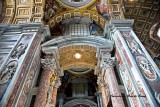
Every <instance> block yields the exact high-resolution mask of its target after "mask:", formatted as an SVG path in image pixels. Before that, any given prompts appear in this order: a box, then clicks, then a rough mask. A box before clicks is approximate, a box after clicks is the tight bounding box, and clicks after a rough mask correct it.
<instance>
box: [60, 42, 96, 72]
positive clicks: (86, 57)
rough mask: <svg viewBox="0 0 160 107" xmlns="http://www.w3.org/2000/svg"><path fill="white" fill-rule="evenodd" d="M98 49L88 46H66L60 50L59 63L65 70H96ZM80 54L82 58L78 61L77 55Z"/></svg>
mask: <svg viewBox="0 0 160 107" xmlns="http://www.w3.org/2000/svg"><path fill="white" fill-rule="evenodd" d="M96 51H97V49H96V47H92V46H87V45H76V46H66V47H62V48H59V55H60V59H59V63H60V66H61V67H62V68H63V70H67V69H70V68H91V69H94V68H95V65H96V63H97V58H96ZM76 53H80V54H81V58H80V59H76V58H75V54H76Z"/></svg>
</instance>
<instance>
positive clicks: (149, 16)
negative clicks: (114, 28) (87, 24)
mask: <svg viewBox="0 0 160 107" xmlns="http://www.w3.org/2000/svg"><path fill="white" fill-rule="evenodd" d="M2 1H3V0H0V15H1V16H2V17H0V21H1V22H2V23H13V24H16V23H24V22H42V21H43V22H44V23H45V24H48V25H49V26H50V27H53V26H55V25H57V24H58V23H59V22H61V21H62V20H65V19H67V18H73V17H87V18H91V19H92V20H94V22H96V23H97V24H98V25H100V26H101V27H102V28H103V27H104V25H105V23H106V22H107V21H109V20H108V18H122V19H123V18H124V16H123V13H122V11H121V10H122V9H121V4H120V3H121V2H119V1H118V0H111V3H108V4H109V6H110V9H111V10H112V12H111V13H109V14H111V16H108V10H107V9H108V8H106V3H105V1H103V0H102V1H101V0H83V1H82V0H72V1H71V0H65V2H64V0H63V1H62V0H16V2H15V0H5V1H4V2H3V3H2ZM121 1H123V0H121ZM130 1H132V2H130ZM86 2H87V3H88V5H84V3H86ZM73 4H77V5H74V6H77V7H76V8H75V7H74V6H73ZM101 4H103V5H101ZM122 4H124V7H125V8H124V10H125V12H124V15H125V18H130V19H135V23H134V26H133V28H134V31H135V33H136V34H137V36H138V37H139V39H140V40H141V42H142V43H143V44H144V46H145V47H146V49H147V50H148V51H149V53H150V54H151V55H152V57H155V56H157V55H158V54H159V52H160V40H159V37H158V36H157V29H158V26H159V24H158V22H160V0H134V1H133V0H124V2H123V3H122ZM67 5H68V6H67ZM107 6H108V5H107ZM73 7H74V8H73ZM100 7H101V9H99V8H100ZM156 24H157V26H155V25H156ZM151 28H152V29H151Z"/></svg>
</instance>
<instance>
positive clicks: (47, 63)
mask: <svg viewBox="0 0 160 107" xmlns="http://www.w3.org/2000/svg"><path fill="white" fill-rule="evenodd" d="M41 63H42V67H43V68H47V69H51V68H52V69H53V68H54V67H55V64H56V62H55V59H48V58H47V59H41Z"/></svg>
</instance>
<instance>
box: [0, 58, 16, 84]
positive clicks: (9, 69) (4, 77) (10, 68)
mask: <svg viewBox="0 0 160 107" xmlns="http://www.w3.org/2000/svg"><path fill="white" fill-rule="evenodd" d="M17 66H18V62H17V61H15V60H13V61H10V62H9V63H8V64H7V66H6V68H4V71H2V72H1V74H0V84H5V83H7V82H8V81H9V80H10V79H11V78H12V76H13V75H14V73H15V71H16V69H17Z"/></svg>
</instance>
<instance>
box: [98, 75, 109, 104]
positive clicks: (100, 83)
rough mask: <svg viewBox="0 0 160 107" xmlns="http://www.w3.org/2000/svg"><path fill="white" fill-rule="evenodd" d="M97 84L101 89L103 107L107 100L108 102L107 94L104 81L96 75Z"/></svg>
mask: <svg viewBox="0 0 160 107" xmlns="http://www.w3.org/2000/svg"><path fill="white" fill-rule="evenodd" d="M97 84H98V85H99V87H100V90H101V92H102V102H103V106H104V107H107V105H108V102H109V98H108V96H107V95H106V83H105V81H104V79H103V77H98V79H97Z"/></svg>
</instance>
